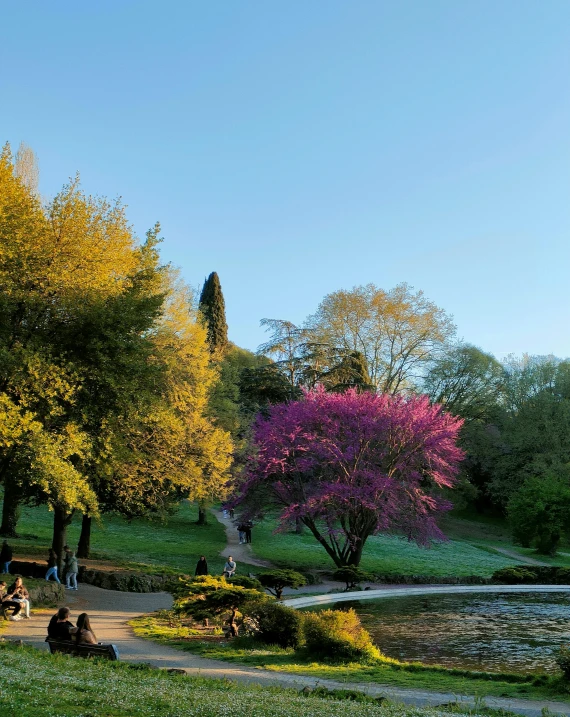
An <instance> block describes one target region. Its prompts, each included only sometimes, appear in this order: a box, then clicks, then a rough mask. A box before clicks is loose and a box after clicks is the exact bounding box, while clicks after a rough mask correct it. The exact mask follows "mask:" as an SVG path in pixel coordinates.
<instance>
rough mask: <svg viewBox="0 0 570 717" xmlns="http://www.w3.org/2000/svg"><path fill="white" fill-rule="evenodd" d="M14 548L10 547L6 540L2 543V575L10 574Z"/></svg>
mask: <svg viewBox="0 0 570 717" xmlns="http://www.w3.org/2000/svg"><path fill="white" fill-rule="evenodd" d="M12 556H13V552H12V547H11V546H10V545H8V541H7V540H5V541H4V542H3V543H2V549H1V550H0V573H4V574H5V575H8V573H9V572H10V563H11V562H12Z"/></svg>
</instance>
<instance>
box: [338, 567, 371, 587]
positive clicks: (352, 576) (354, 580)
mask: <svg viewBox="0 0 570 717" xmlns="http://www.w3.org/2000/svg"><path fill="white" fill-rule="evenodd" d="M333 578H334V579H335V580H340V581H342V582H343V583H346V589H347V590H353V589H354V588H355V587H356V586H357V585H359V584H360V583H363V582H373V581H374V575H373V574H372V573H370V572H368V571H367V570H362V568H357V567H355V566H353V565H346V566H344V567H342V568H338V570H335V571H334V573H333Z"/></svg>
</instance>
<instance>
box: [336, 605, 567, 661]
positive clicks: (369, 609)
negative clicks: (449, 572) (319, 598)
mask: <svg viewBox="0 0 570 717" xmlns="http://www.w3.org/2000/svg"><path fill="white" fill-rule="evenodd" d="M350 606H351V607H354V608H355V610H356V611H357V612H358V614H359V615H360V618H361V620H362V623H363V625H364V626H365V627H366V629H367V630H368V631H369V632H370V633H371V635H372V636H373V638H374V641H375V642H376V644H377V645H378V647H379V648H380V649H381V650H382V652H383V653H384V654H385V655H388V656H389V657H395V658H397V659H400V660H406V661H420V662H423V663H426V664H439V665H446V666H448V667H467V668H470V669H484V670H507V671H509V672H529V671H532V672H553V671H556V669H557V668H556V665H555V662H554V653H555V652H556V650H557V649H558V647H559V646H560V645H561V644H563V643H566V644H568V643H570V594H569V595H566V594H553V593H545V594H542V593H526V594H518V595H509V594H504V595H500V594H499V595H481V597H477V596H475V595H436V596H428V597H426V596H417V597H408V598H397V599H396V598H394V599H387V600H363V601H361V602H354V603H351V605H350ZM335 607H336V608H337V609H343V608H344V609H345V608H346V607H347V604H346V603H337V604H336V605H335Z"/></svg>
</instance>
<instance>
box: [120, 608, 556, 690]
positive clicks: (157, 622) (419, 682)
mask: <svg viewBox="0 0 570 717" xmlns="http://www.w3.org/2000/svg"><path fill="white" fill-rule="evenodd" d="M166 615H167V613H162V614H155V615H146V616H143V617H140V618H136V619H135V620H132V621H131V623H130V624H131V625H132V626H133V628H134V631H135V633H136V634H137V635H138V636H139V637H143V638H147V639H151V640H154V641H156V642H160V643H163V644H168V645H170V646H171V647H178V648H179V649H182V650H186V651H188V652H192V653H194V654H198V655H201V656H202V657H209V658H212V659H217V660H225V661H228V662H235V663H239V664H243V665H247V666H249V667H263V668H265V669H267V670H273V671H276V672H291V673H295V674H301V675H310V676H312V677H318V678H328V679H333V680H337V681H340V682H346V683H351V682H355V683H356V682H358V683H374V684H377V685H386V686H390V687H409V688H416V689H426V690H432V691H436V692H452V693H454V694H457V695H470V696H474V697H479V698H482V697H485V696H488V697H517V698H521V699H525V698H526V699H536V700H540V699H555V700H556V699H558V700H560V699H561V700H564V701H567V700H568V698H569V695H570V691H569V686H568V683H565V682H564V681H562V679H561V678H558V677H555V676H548V675H542V674H541V675H533V674H529V675H520V674H509V673H492V672H483V673H482V672H474V671H470V670H452V669H447V668H444V667H437V666H424V665H420V664H417V663H402V662H399V661H397V660H393V659H390V658H383V659H382V660H380V661H378V662H377V663H373V664H360V663H350V664H322V663H316V662H313V661H312V659H309V658H305V657H304V656H303V653H302V651H299V652H294V651H293V650H285V649H282V648H279V647H274V646H264V645H262V644H260V643H257V642H255V641H253V640H249V639H240V640H236V641H221V642H205V641H200V640H199V639H195V638H194V639H184V638H185V637H186V636H187V628H184V627H182V628H178V627H170V624H171V623H170V622H169V620H168V617H167V616H166Z"/></svg>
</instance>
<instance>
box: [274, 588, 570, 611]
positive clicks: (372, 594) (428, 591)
mask: <svg viewBox="0 0 570 717" xmlns="http://www.w3.org/2000/svg"><path fill="white" fill-rule="evenodd" d="M466 593H487V594H489V593H491V594H492V593H495V594H497V593H500V594H504V593H570V585H422V586H421V587H402V586H397V587H393V586H387V587H386V588H383V589H382V590H362V591H360V590H359V591H358V592H345V593H331V594H327V595H311V596H306V597H305V596H303V597H298V598H289V599H287V600H283V603H282V604H283V605H287V606H288V607H292V608H303V607H313V606H315V605H327V604H330V603H336V602H344V601H348V600H378V599H379V598H392V597H413V596H416V595H464V594H466Z"/></svg>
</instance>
